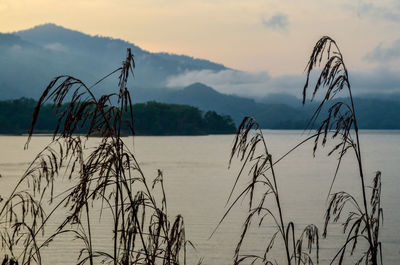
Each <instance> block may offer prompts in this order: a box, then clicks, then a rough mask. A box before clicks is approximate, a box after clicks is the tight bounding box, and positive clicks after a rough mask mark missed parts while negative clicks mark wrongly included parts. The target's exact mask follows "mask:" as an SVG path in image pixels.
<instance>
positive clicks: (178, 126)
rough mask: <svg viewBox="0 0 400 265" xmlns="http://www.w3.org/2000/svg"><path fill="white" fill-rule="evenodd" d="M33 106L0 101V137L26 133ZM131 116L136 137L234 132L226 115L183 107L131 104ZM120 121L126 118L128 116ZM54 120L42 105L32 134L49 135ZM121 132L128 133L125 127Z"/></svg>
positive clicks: (51, 111) (27, 102) (21, 101)
mask: <svg viewBox="0 0 400 265" xmlns="http://www.w3.org/2000/svg"><path fill="white" fill-rule="evenodd" d="M36 104H37V102H36V101H35V100H33V99H27V98H20V99H16V100H6V101H0V134H9V135H21V134H26V133H28V129H29V126H30V124H31V121H32V113H33V110H34V108H35V106H36ZM67 104H68V103H67ZM67 104H65V105H67ZM133 113H134V124H135V134H136V135H205V134H231V133H235V131H236V126H235V124H234V122H233V121H232V119H231V117H230V116H227V115H219V114H217V113H216V112H215V111H208V112H205V113H203V112H202V111H201V110H199V109H198V108H195V107H191V106H187V105H178V104H165V103H159V102H154V101H152V102H147V103H138V104H135V105H133ZM124 118H125V119H129V115H126V117H124ZM57 119H58V116H57V114H56V112H55V110H54V109H53V107H52V105H45V106H43V107H42V108H41V111H40V119H39V120H38V122H37V124H36V130H35V131H36V133H43V134H45V133H51V132H52V130H53V129H54V128H55V126H56V124H57ZM84 130H85V128H83V129H82V131H84ZM124 131H125V133H126V134H128V129H127V128H126V130H124Z"/></svg>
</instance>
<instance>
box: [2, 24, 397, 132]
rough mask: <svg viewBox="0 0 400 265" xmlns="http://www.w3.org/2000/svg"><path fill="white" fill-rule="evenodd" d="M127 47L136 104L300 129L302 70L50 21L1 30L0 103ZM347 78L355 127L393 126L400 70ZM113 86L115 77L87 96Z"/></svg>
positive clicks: (93, 74) (91, 73)
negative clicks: (152, 47) (254, 64)
mask: <svg viewBox="0 0 400 265" xmlns="http://www.w3.org/2000/svg"><path fill="white" fill-rule="evenodd" d="M127 48H131V49H132V51H133V53H134V56H135V63H136V68H135V70H134V79H131V81H130V83H129V84H128V86H130V87H131V88H132V89H133V93H132V96H133V100H134V102H135V103H138V102H146V101H152V100H155V101H160V102H166V103H176V104H188V105H191V106H195V107H198V108H200V109H201V110H203V111H208V110H214V111H217V112H218V113H221V114H228V115H231V116H232V118H233V119H234V121H235V122H236V124H238V123H239V122H240V121H241V119H242V118H243V117H244V116H245V115H252V116H254V117H256V118H257V120H258V121H259V122H260V124H262V126H263V127H264V128H303V127H304V125H305V124H306V121H307V119H308V118H309V116H310V114H311V111H312V106H314V105H313V104H311V106H310V105H308V106H307V107H305V108H304V107H302V106H301V100H300V99H299V97H300V96H301V92H302V87H303V85H304V81H305V76H304V75H301V74H299V75H285V76H277V77H273V76H271V75H269V74H268V73H267V72H259V73H249V72H243V71H239V70H234V69H229V68H228V67H225V66H224V65H222V64H218V63H214V62H211V61H208V60H203V59H195V58H192V57H190V56H185V55H175V54H168V53H152V52H149V51H146V50H144V49H142V48H140V47H138V46H136V45H134V44H132V43H129V42H126V41H123V40H120V39H112V38H108V37H101V36H90V35H87V34H84V33H81V32H78V31H74V30H69V29H66V28H63V27H61V26H57V25H54V24H44V25H40V26H36V27H34V28H31V29H28V30H23V31H18V32H14V33H7V34H1V33H0V100H6V99H15V98H20V97H27V98H33V99H38V97H39V96H40V94H41V92H42V91H43V89H44V88H45V87H46V86H47V84H48V83H49V82H50V81H51V80H52V79H53V78H54V77H55V76H58V75H63V74H68V75H72V76H74V77H76V78H79V79H81V80H82V81H84V82H85V83H86V84H88V85H91V84H93V83H94V82H95V81H97V80H99V79H100V78H101V77H103V76H104V75H106V74H108V73H110V72H111V71H113V70H115V69H116V68H117V67H119V66H120V64H121V62H122V60H123V59H124V56H125V53H126V49H127ZM305 63H306V62H305ZM350 78H351V81H352V85H353V92H354V95H355V96H356V97H358V98H359V99H358V102H359V104H360V111H359V112H358V113H359V115H360V119H361V121H360V127H363V128H400V121H398V120H397V118H393V117H394V116H396V115H397V114H399V115H397V116H400V105H399V104H400V103H399V102H400V75H399V74H398V73H397V72H395V71H391V70H388V69H385V68H382V67H381V68H379V69H375V70H374V71H371V72H350ZM116 85H117V76H115V78H110V79H107V81H106V82H105V83H104V84H102V86H99V87H96V90H95V91H94V93H95V94H101V93H103V92H104V91H109V89H110V88H115V87H116ZM316 99H317V100H318V96H317V98H316ZM378 99H379V100H378ZM372 106H373V108H378V109H380V113H381V115H382V116H381V117H378V116H376V114H375V112H371V109H372ZM362 119H364V120H362ZM378 121H379V122H378Z"/></svg>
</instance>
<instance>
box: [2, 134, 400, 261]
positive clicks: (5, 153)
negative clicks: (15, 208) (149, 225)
mask: <svg viewBox="0 0 400 265" xmlns="http://www.w3.org/2000/svg"><path fill="white" fill-rule="evenodd" d="M264 133H265V138H266V141H267V143H268V146H269V149H270V152H271V153H272V154H273V156H274V158H275V159H276V158H278V157H280V156H281V155H283V154H284V153H285V152H286V151H287V150H289V149H290V148H291V147H293V146H294V145H295V144H296V143H298V142H299V141H300V140H301V139H304V138H305V137H306V136H305V135H303V134H302V131H269V130H267V131H264ZM233 139H234V136H233V135H218V136H215V135H210V136H186V137H182V136H179V137H135V139H134V147H133V151H134V152H135V154H136V158H137V159H138V160H139V161H140V162H141V166H142V169H143V170H144V172H145V174H146V176H148V178H150V179H153V178H154V177H156V176H157V169H161V170H162V171H163V173H164V178H165V186H166V192H167V201H168V210H169V215H170V216H171V217H174V216H175V215H177V214H182V215H183V217H184V218H185V225H186V236H187V238H188V239H190V240H191V241H192V242H193V243H194V244H195V245H196V248H197V250H196V251H189V252H190V253H189V255H190V259H189V260H190V262H191V263H195V262H196V261H197V260H198V259H200V258H204V260H203V264H215V265H225V264H232V257H233V252H234V249H235V246H236V243H237V241H238V240H239V235H240V232H241V228H242V224H243V221H244V217H245V211H246V207H247V201H243V202H242V203H241V204H240V205H238V207H236V208H234V210H233V211H232V213H231V214H230V215H229V216H228V218H227V219H226V220H225V221H224V222H223V223H222V225H221V226H220V228H219V229H218V230H217V232H216V233H215V234H214V236H213V237H212V238H209V237H210V235H211V233H212V231H213V230H214V229H215V227H216V226H217V224H218V222H219V220H220V219H221V217H222V215H223V214H224V212H225V211H226V206H225V204H226V200H227V198H228V195H229V192H230V190H231V188H232V185H233V183H234V180H235V177H236V174H237V172H238V166H239V163H235V164H234V165H233V166H232V168H231V169H229V170H228V160H229V153H230V150H231V147H232V143H233ZM25 140H26V138H25V137H22V136H0V174H1V175H2V178H1V179H0V183H1V185H0V194H1V195H2V196H3V197H5V196H6V195H7V194H8V193H9V192H10V188H11V187H12V186H13V185H15V183H16V182H17V180H18V178H19V177H20V176H21V175H22V173H23V172H24V170H25V169H26V167H27V166H28V163H29V162H30V161H31V160H32V159H33V158H34V156H35V154H37V153H38V152H39V151H40V150H41V148H43V147H44V146H45V145H46V144H47V143H49V140H50V138H49V137H44V136H41V137H34V139H33V140H32V142H31V144H30V148H29V150H27V151H24V150H23V147H24V143H25ZM91 141H95V140H91ZM125 141H126V142H133V140H132V138H126V139H125ZM361 144H362V152H363V163H364V167H365V174H366V175H367V177H368V179H367V183H371V179H372V177H373V176H374V174H375V172H376V171H377V170H380V171H382V182H383V188H382V193H383V198H382V200H383V208H384V224H383V227H382V233H381V240H382V242H383V254H384V264H393V265H394V264H398V260H400V207H399V204H400V191H399V189H400V174H399V173H400V131H362V132H361ZM312 147H313V144H312V143H311V142H310V143H308V144H306V145H304V146H303V147H301V148H299V149H297V150H296V151H295V152H293V153H292V155H291V156H289V157H287V158H285V159H284V160H282V161H281V162H280V163H279V164H278V165H277V166H276V168H275V171H276V174H277V178H278V185H279V189H280V196H281V200H282V208H283V213H284V217H285V218H286V220H291V221H293V222H294V223H295V227H296V231H297V232H298V233H299V232H300V231H301V230H302V229H303V228H304V227H305V226H306V225H307V224H310V223H314V224H316V225H318V227H319V228H320V231H321V233H322V228H323V218H324V209H325V207H326V198H327V193H328V190H329V186H330V182H331V180H332V177H333V174H334V171H335V167H336V162H337V160H336V156H332V157H327V153H328V151H329V149H328V148H326V149H321V150H319V151H318V152H317V155H316V157H315V158H313V155H312ZM354 162H355V161H354V159H353V155H352V154H350V153H349V154H348V155H347V157H346V159H345V160H344V162H343V165H342V167H341V170H340V172H339V175H338V177H337V182H336V183H335V185H334V188H333V190H346V191H348V192H351V193H352V194H356V195H357V194H359V193H358V191H359V177H358V175H357V167H356V165H355V163H354ZM246 181H247V179H246V180H245V179H243V181H242V182H241V183H240V184H239V185H241V187H244V185H245V184H246V183H247V182H246ZM60 185H62V184H60ZM63 217H64V216H63V215H60V216H59V218H60V220H61V219H62V218H63ZM54 225H56V224H54ZM111 229H112V226H111V222H110V220H107V219H105V220H103V221H102V222H101V223H100V224H98V225H97V227H96V231H95V243H94V245H95V247H96V246H97V247H99V248H101V249H107V248H108V247H109V246H111V245H112V239H111V234H110V233H109V232H105V231H110V230H111ZM273 232H274V227H273V225H272V223H271V222H270V221H269V222H266V223H265V224H264V225H263V226H261V227H260V228H254V229H252V230H251V231H250V234H249V237H248V239H247V241H245V250H246V252H245V253H248V254H250V253H259V251H260V250H261V249H263V248H265V247H266V245H267V243H268V241H267V239H268V238H269V237H270V236H271V235H272V233H273ZM343 241H344V237H343V235H342V234H341V225H332V227H331V229H330V230H329V232H328V238H327V239H320V246H321V254H320V264H329V261H330V259H331V258H332V256H333V254H334V253H335V250H337V248H338V246H339V245H340V242H343ZM277 244H279V243H277ZM360 247H361V245H360ZM77 249H78V244H77V243H76V241H73V240H72V239H68V238H65V239H63V240H59V241H56V242H54V246H50V247H49V248H48V249H47V250H46V251H45V253H44V255H45V257H44V260H45V264H75V263H76V259H75V256H74V255H72V254H71V253H76V251H77ZM276 251H278V252H279V248H278V250H276ZM277 255H279V254H277ZM72 257H73V258H72ZM277 260H279V258H277Z"/></svg>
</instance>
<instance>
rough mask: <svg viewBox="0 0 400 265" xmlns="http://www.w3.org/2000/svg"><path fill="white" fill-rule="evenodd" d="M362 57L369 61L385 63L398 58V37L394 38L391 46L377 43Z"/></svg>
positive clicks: (399, 45)
mask: <svg viewBox="0 0 400 265" xmlns="http://www.w3.org/2000/svg"><path fill="white" fill-rule="evenodd" d="M364 59H365V60H367V61H369V62H379V63H386V62H388V61H395V60H398V59H400V39H397V40H395V41H394V42H393V43H392V45H391V46H389V47H383V45H382V43H381V44H379V45H378V46H377V47H375V49H373V50H372V51H371V52H369V53H367V54H366V55H365V56H364Z"/></svg>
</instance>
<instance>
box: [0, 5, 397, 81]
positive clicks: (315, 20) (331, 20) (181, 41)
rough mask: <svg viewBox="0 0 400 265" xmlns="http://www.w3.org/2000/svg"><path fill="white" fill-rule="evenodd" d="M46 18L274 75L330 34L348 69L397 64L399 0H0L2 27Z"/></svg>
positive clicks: (288, 70)
mask: <svg viewBox="0 0 400 265" xmlns="http://www.w3.org/2000/svg"><path fill="white" fill-rule="evenodd" d="M47 22H52V23H55V24H58V25H61V26H64V27H66V28H71V29H74V30H79V31H82V32H84V33H88V34H92V35H103V36H110V37H115V38H121V39H124V40H127V41H130V42H133V43H135V44H136V45H139V46H140V47H142V48H144V49H146V50H149V51H153V52H156V51H165V52H171V53H178V54H186V55H190V56H194V57H199V58H205V59H209V60H212V61H215V62H219V63H222V64H224V65H226V66H227V67H231V68H234V69H239V70H245V71H253V72H268V73H269V74H270V75H272V76H279V75H283V74H285V75H287V74H301V73H302V72H303V69H304V66H305V64H306V61H307V57H308V56H309V54H310V52H311V49H312V47H313V44H314V43H315V42H316V41H317V40H318V38H319V37H321V36H323V35H329V36H331V37H333V38H334V39H336V41H337V42H338V43H339V46H340V47H341V49H342V52H343V54H344V56H345V60H346V62H347V66H348V68H349V69H352V70H355V71H366V72H368V71H371V69H375V68H379V69H381V68H385V69H390V70H391V71H399V70H400V60H399V58H400V30H399V28H400V1H398V0H379V1H364V0H354V1H348V0H303V1H298V0H279V1H278V0H197V1H194V0H168V1H167V0H107V1H106V0H65V1H59V0H0V32H12V31H17V30H21V29H27V28H30V27H33V26H35V25H38V24H43V23H47Z"/></svg>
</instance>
